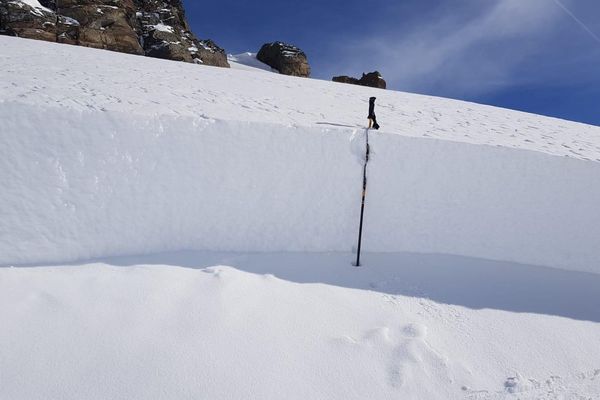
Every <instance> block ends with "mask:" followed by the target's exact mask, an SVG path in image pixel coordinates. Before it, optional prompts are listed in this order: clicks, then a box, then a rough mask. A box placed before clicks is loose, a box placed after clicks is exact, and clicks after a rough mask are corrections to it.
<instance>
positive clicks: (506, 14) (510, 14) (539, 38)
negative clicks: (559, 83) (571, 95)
mask: <svg viewBox="0 0 600 400" xmlns="http://www.w3.org/2000/svg"><path fill="white" fill-rule="evenodd" d="M562 3H563V4H569V3H568V2H566V1H565V0H563V2H562ZM471 4H472V7H470V8H468V9H466V11H465V9H464V8H463V9H461V10H460V11H459V10H458V8H457V9H454V10H452V9H445V10H444V11H443V12H440V13H438V14H437V15H436V16H435V18H434V19H432V20H428V21H424V22H423V23H421V24H419V25H416V28H415V27H413V28H412V29H411V30H410V31H408V32H406V31H403V30H402V27H399V28H397V29H391V30H390V31H388V32H386V33H382V34H378V35H376V36H377V38H372V39H366V40H365V39H363V40H356V41H349V42H348V43H347V44H346V46H345V47H343V48H342V49H341V50H340V51H341V56H340V57H338V60H345V61H346V63H345V67H346V68H345V69H346V71H350V70H352V71H355V72H354V74H356V73H357V72H358V71H367V70H372V69H373V68H379V69H380V70H381V72H382V73H383V74H384V77H385V78H386V79H387V80H388V82H389V83H391V84H392V85H391V86H393V87H394V88H397V89H401V90H409V91H417V92H428V93H437V94H444V95H449V96H474V95H478V94H482V93H486V92H490V91H494V90H496V89H501V88H504V87H506V86H509V85H514V84H518V83H530V82H531V81H536V80H541V79H546V78H547V77H548V75H546V76H543V74H550V75H552V74H553V73H554V72H552V69H551V68H539V70H538V71H536V70H535V69H533V68H532V69H528V68H527V67H528V66H533V65H535V60H540V59H544V58H545V57H547V56H548V54H550V53H553V52H554V55H556V54H555V52H556V50H557V49H556V48H554V47H553V46H555V45H556V44H557V43H558V42H560V40H558V39H557V38H559V37H560V34H561V30H564V29H568V28H570V29H571V30H574V29H575V28H573V24H572V21H568V18H566V17H565V14H564V12H563V10H561V8H560V7H557V5H556V4H555V3H554V2H553V1H551V0H490V1H485V2H483V1H481V0H480V1H479V2H474V1H472V2H471ZM455 11H456V12H455ZM565 22H566V24H565ZM565 25H566V27H565ZM413 26H415V25H413ZM557 40H558V42H557ZM563 45H565V43H563ZM567 45H568V43H567ZM599 54H600V53H599ZM555 58H556V57H555ZM596 59H597V58H596ZM555 61H556V62H557V63H559V62H561V60H559V59H556V60H555ZM341 63H344V61H342V62H340V63H338V65H340V64H341ZM338 72H339V71H338Z"/></svg>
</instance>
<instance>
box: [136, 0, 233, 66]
mask: <svg viewBox="0 0 600 400" xmlns="http://www.w3.org/2000/svg"><path fill="white" fill-rule="evenodd" d="M135 2H136V4H137V14H136V17H137V21H138V25H137V26H138V30H139V31H138V33H139V36H140V38H141V43H142V46H143V48H144V51H145V54H146V55H147V56H150V57H157V58H166V59H169V60H177V61H186V62H194V63H197V64H205V65H213V66H217V67H229V63H228V62H227V55H226V54H225V51H224V50H223V49H222V48H220V47H219V46H217V45H216V44H215V43H214V42H213V41H212V40H200V39H198V38H197V37H196V36H195V35H194V34H193V33H192V32H191V30H190V27H189V24H188V22H187V20H186V18H185V11H184V8H183V4H182V3H181V1H180V0H170V1H158V0H135Z"/></svg>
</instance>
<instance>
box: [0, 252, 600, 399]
mask: <svg viewBox="0 0 600 400" xmlns="http://www.w3.org/2000/svg"><path fill="white" fill-rule="evenodd" d="M170 257H171V256H169V255H165V256H163V257H162V258H161V259H157V260H155V263H154V265H144V264H143V263H144V262H149V261H150V258H147V259H139V258H137V259H136V258H133V259H113V260H108V261H104V262H101V263H92V264H85V265H81V266H77V265H73V266H69V267H42V268H13V269H0V315H1V316H2V320H3V329H2V330H0V354H2V357H0V371H1V372H2V376H3V385H1V386H0V397H1V398H7V399H8V398H9V399H29V400H34V399H47V398H61V399H80V398H86V399H103V398H111V399H147V398H209V399H248V398H251V399H267V400H268V399H281V398H286V399H320V398H327V399H344V400H347V399H348V400H351V399H365V398H373V399H392V398H402V399H434V400H435V399H440V400H442V399H444V400H448V399H540V398H544V399H574V398H586V399H587V398H598V397H597V396H598V395H600V365H599V363H598V360H599V359H600V346H598V345H597V344H598V343H600V325H599V322H600V318H598V317H599V315H598V310H597V307H593V306H591V305H590V307H589V311H588V314H587V315H588V316H593V318H594V322H590V321H578V320H574V319H568V318H564V317H558V316H550V315H543V314H529V313H523V312H515V311H519V310H523V309H522V308H519V306H523V305H526V304H527V303H528V301H527V300H526V299H525V298H524V296H522V295H520V294H519V293H518V291H519V289H518V287H519V286H522V285H523V283H522V282H519V281H520V279H519V277H518V276H513V277H512V279H510V278H511V277H510V275H504V279H501V283H502V284H504V283H507V282H511V283H516V284H517V288H516V289H514V290H510V288H509V290H508V293H507V294H508V295H510V294H517V296H518V297H520V298H521V300H519V301H511V300H510V298H509V296H501V294H500V293H494V292H493V291H492V292H491V293H490V296H489V298H490V301H491V302H490V303H485V304H482V305H483V306H485V305H488V306H491V305H493V304H494V298H496V299H501V298H504V300H505V301H508V302H509V303H512V305H511V309H510V311H506V310H503V309H489V308H483V309H473V308H467V307H465V306H464V305H460V304H461V303H460V299H461V298H468V297H469V296H477V293H476V292H477V289H475V288H473V287H471V286H470V285H468V284H466V283H463V284H461V279H460V278H459V276H458V275H457V274H451V273H448V269H449V268H451V267H452V262H448V260H446V261H445V262H441V263H440V262H438V265H435V261H434V262H433V263H432V264H433V265H432V268H427V271H428V272H427V273H425V274H423V275H422V277H426V278H427V279H425V280H424V281H423V282H431V281H437V282H438V284H439V285H440V286H443V287H445V288H446V292H454V295H453V296H454V300H458V301H459V305H455V304H452V303H450V304H441V303H438V302H435V301H433V300H430V299H428V298H426V296H424V295H422V294H420V295H418V296H416V295H406V294H405V293H406V289H410V287H409V285H408V284H407V285H404V284H403V282H402V281H401V280H398V279H397V278H402V277H403V275H404V274H406V275H407V276H414V274H413V273H412V272H409V271H410V270H411V269H413V270H422V269H423V265H418V264H417V265H413V266H411V267H412V268H409V267H407V266H406V264H405V267H401V268H400V270H401V272H400V274H398V275H397V276H394V271H395V270H396V267H398V265H393V264H392V265H390V267H393V268H389V269H387V268H377V267H373V268H371V267H369V268H363V269H355V268H352V267H349V266H348V265H347V264H346V263H345V262H343V257H336V256H335V255H330V256H327V255H313V256H310V257H308V258H306V257H303V256H302V255H296V256H293V255H287V256H286V255H258V254H255V255H238V256H237V257H234V256H233V255H229V256H227V255H215V254H213V255H212V256H211V254H187V255H184V256H183V257H181V256H180V255H179V259H178V260H177V259H176V258H177V256H175V258H170ZM221 257H224V258H221ZM378 257H382V258H380V259H378V260H375V259H370V260H369V262H373V263H374V264H379V263H381V262H382V260H385V259H388V260H396V261H397V259H395V258H393V257H389V258H388V257H387V256H384V255H381V256H378ZM227 258H229V259H227ZM225 259H227V261H226V262H227V263H228V264H230V265H235V266H236V268H232V267H225V266H214V267H209V268H204V265H203V261H206V262H207V264H206V265H219V264H212V263H213V262H219V261H225ZM336 260H337V261H336ZM412 260H413V263H414V262H415V260H419V256H415V257H413V259H412ZM182 261H184V262H182ZM406 261H408V260H406V259H405V260H403V262H404V263H406ZM161 262H165V263H167V265H162V264H161ZM307 262H308V263H307ZM454 262H459V263H460V262H464V260H460V259H457V260H454ZM185 263H189V264H188V268H182V267H181V265H183V264H185ZM307 264H309V265H307ZM132 265H133V266H132ZM176 265H179V266H176ZM190 266H191V267H192V268H189V267H190ZM194 267H198V268H200V269H195V268H194ZM433 267H437V268H433ZM502 267H504V266H502ZM514 267H515V268H516V269H519V267H518V266H514ZM444 268H446V271H447V272H445V273H444V272H441V271H444ZM244 269H246V270H244ZM252 269H260V270H261V274H256V273H253V272H252ZM480 269H481V266H478V267H476V268H473V270H472V271H473V272H475V274H476V277H474V276H473V275H471V276H469V277H467V278H468V279H469V280H471V283H473V281H474V280H476V279H479V278H482V277H483V282H486V281H487V282H488V284H490V287H491V288H495V289H496V291H498V289H499V287H495V286H494V285H493V283H492V282H491V280H488V279H487V278H486V277H484V276H483V273H481V272H480V273H479V274H478V273H477V271H478V270H480ZM484 269H486V272H490V270H491V271H493V270H494V267H490V268H486V267H484ZM541 270H542V271H539V270H538V271H535V274H536V275H535V276H537V277H538V278H541V280H540V283H547V282H548V281H549V279H544V276H545V275H546V274H545V273H544V271H543V270H544V269H541ZM324 271H327V272H324ZM548 271H549V273H548V275H550V276H552V275H554V274H557V273H558V271H557V272H552V270H548ZM265 272H267V273H266V274H264V273H265ZM452 272H455V273H457V272H466V271H465V270H460V269H459V270H456V269H454V270H452ZM498 272H499V271H498ZM528 272H531V271H526V273H528ZM270 273H276V274H277V275H280V276H286V277H287V280H284V279H281V278H278V277H275V276H273V275H272V274H270ZM431 273H433V274H432V275H429V274H431ZM569 274H574V275H577V273H569ZM294 275H297V276H300V277H302V278H303V279H302V280H300V282H302V281H307V280H308V281H311V280H313V279H314V281H316V282H319V281H322V280H323V278H324V276H323V275H328V276H329V278H333V279H336V277H337V279H338V281H329V283H331V284H323V283H299V282H298V281H297V280H295V279H294V278H293V276H294ZM563 275H564V274H563ZM579 275H580V276H579V277H577V280H580V281H581V282H584V281H585V280H586V279H588V278H590V279H593V282H590V285H589V286H587V288H588V290H587V291H586V293H582V296H583V295H588V296H589V295H591V297H587V299H588V300H589V301H591V302H594V301H595V302H596V303H595V304H598V300H600V299H599V296H598V291H597V290H595V289H594V287H593V285H596V288H597V284H598V283H599V282H598V280H599V279H600V277H599V276H597V275H592V274H583V273H581V274H579ZM383 276H387V277H388V278H391V279H390V280H388V281H386V282H381V281H380V280H378V279H377V278H379V279H381V278H382V277H383ZM340 277H345V278H346V279H350V281H346V282H341V281H339V278H340ZM492 277H502V274H500V273H494V274H492ZM448 278H449V279H448ZM507 278H508V279H507ZM560 278H561V276H560V274H559V276H556V277H555V279H557V281H558V279H560ZM369 282H370V283H371V285H373V286H375V287H376V289H372V290H371V291H368V290H362V289H361V288H362V287H363V286H364V287H368V283H369ZM573 282H576V281H575V280H573V279H571V280H567V281H564V284H565V285H566V286H570V285H572V284H573ZM335 283H337V285H333V284H335ZM413 283H414V282H410V284H413ZM454 283H458V284H459V288H456V289H454V288H453V287H452V284H454ZM385 284H387V286H385ZM354 285H356V286H354ZM344 286H347V287H344ZM528 287H529V288H531V285H529V286H528ZM380 288H381V289H380ZM400 288H404V289H405V290H399V291H396V290H398V289H400ZM558 288H560V285H552V286H551V291H550V292H549V293H547V294H546V297H548V298H549V299H550V304H549V305H546V308H545V310H546V311H551V310H552V309H553V304H554V307H556V306H557V305H560V301H558V299H556V298H555V299H554V300H552V295H553V294H558V295H562V294H564V292H562V291H560V290H558V291H557V289H558ZM573 288H574V287H570V289H573ZM575 288H576V287H575ZM428 289H431V285H430V287H429V288H428ZM461 289H462V295H461V294H459V290H461ZM465 289H466V290H465ZM481 289H487V288H486V287H484V288H481ZM409 293H410V292H409ZM542 293H543V292H542V291H541V290H539V291H536V290H534V291H533V295H534V297H535V296H536V294H542ZM451 296H452V295H451ZM479 298H480V299H484V298H485V297H484V296H481V295H479ZM575 305H577V303H574V304H573V305H572V306H575ZM511 393H515V395H514V396H513V395H512V394H511ZM517 396H518V397H517Z"/></svg>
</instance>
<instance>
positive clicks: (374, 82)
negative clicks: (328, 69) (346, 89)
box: [332, 71, 387, 89]
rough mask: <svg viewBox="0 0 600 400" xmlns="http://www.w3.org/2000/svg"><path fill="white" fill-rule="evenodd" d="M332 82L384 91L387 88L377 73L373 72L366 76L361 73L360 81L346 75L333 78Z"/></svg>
mask: <svg viewBox="0 0 600 400" xmlns="http://www.w3.org/2000/svg"><path fill="white" fill-rule="evenodd" d="M332 81H334V82H340V83H350V84H352V85H361V86H369V87H374V88H379V89H385V88H386V86H387V84H386V82H385V80H384V79H383V78H382V76H381V74H380V73H379V71H373V72H369V73H367V74H364V73H363V74H362V77H361V78H360V79H356V78H353V77H351V76H346V75H341V76H334V77H333V79H332Z"/></svg>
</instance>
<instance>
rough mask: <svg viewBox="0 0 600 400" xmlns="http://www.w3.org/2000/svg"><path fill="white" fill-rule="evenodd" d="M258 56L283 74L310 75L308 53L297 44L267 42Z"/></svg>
mask: <svg viewBox="0 0 600 400" xmlns="http://www.w3.org/2000/svg"><path fill="white" fill-rule="evenodd" d="M256 58H257V59H258V60H259V61H261V62H263V63H265V64H267V65H268V66H270V67H271V68H274V69H276V70H277V71H279V73H281V74H284V75H291V76H301V77H309V76H310V65H308V59H307V57H306V54H304V52H303V51H302V50H300V49H299V48H298V47H296V46H292V45H289V44H286V43H283V42H273V43H266V44H264V45H263V46H262V47H261V49H260V51H259V52H258V54H257V55H256Z"/></svg>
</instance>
